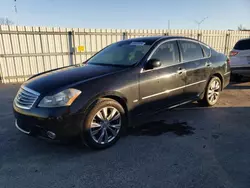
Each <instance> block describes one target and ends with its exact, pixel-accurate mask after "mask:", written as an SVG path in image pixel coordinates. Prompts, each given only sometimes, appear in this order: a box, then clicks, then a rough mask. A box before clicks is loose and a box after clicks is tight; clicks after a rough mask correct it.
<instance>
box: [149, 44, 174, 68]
mask: <svg viewBox="0 0 250 188" xmlns="http://www.w3.org/2000/svg"><path fill="white" fill-rule="evenodd" d="M151 59H158V60H160V61H161V63H162V65H163V66H171V65H174V64H176V63H179V51H178V46H177V42H176V41H172V42H165V43H163V44H161V45H160V46H159V47H158V48H157V49H156V51H155V52H154V53H153V55H152V57H151Z"/></svg>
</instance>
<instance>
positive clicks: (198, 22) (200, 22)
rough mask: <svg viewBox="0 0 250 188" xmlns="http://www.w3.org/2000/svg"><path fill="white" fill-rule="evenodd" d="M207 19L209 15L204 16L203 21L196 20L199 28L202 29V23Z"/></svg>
mask: <svg viewBox="0 0 250 188" xmlns="http://www.w3.org/2000/svg"><path fill="white" fill-rule="evenodd" d="M206 19H208V17H205V18H203V19H202V20H201V21H196V20H195V23H196V24H197V26H198V30H200V25H201V24H202V23H203V22H204V21H205V20H206Z"/></svg>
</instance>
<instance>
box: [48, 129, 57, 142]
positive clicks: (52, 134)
mask: <svg viewBox="0 0 250 188" xmlns="http://www.w3.org/2000/svg"><path fill="white" fill-rule="evenodd" d="M47 136H48V137H49V138H50V139H52V140H54V139H55V138H56V134H55V133H53V132H51V131H47Z"/></svg>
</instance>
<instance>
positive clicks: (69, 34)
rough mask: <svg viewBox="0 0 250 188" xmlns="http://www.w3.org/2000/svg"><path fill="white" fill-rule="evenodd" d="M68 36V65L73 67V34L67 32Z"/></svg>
mask: <svg viewBox="0 0 250 188" xmlns="http://www.w3.org/2000/svg"><path fill="white" fill-rule="evenodd" d="M68 36H69V64H70V65H73V64H74V59H73V56H74V54H75V53H74V52H75V48H74V46H73V32H72V31H69V32H68Z"/></svg>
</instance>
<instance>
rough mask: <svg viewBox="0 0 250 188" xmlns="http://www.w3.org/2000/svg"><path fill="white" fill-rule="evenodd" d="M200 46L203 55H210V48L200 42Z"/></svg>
mask: <svg viewBox="0 0 250 188" xmlns="http://www.w3.org/2000/svg"><path fill="white" fill-rule="evenodd" d="M201 47H202V49H203V51H204V57H210V55H211V49H210V48H209V47H207V46H204V45H202V44H201Z"/></svg>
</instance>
